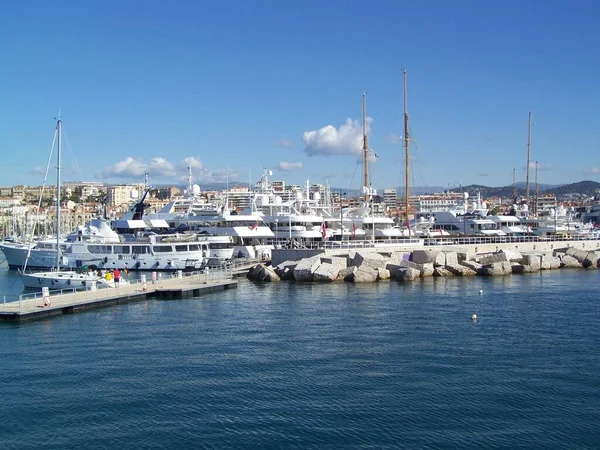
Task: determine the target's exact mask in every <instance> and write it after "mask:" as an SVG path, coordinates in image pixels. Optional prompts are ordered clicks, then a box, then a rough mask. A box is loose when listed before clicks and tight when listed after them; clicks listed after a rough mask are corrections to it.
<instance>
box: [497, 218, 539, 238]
mask: <svg viewBox="0 0 600 450" xmlns="http://www.w3.org/2000/svg"><path fill="white" fill-rule="evenodd" d="M487 218H488V219H490V220H493V221H494V222H495V223H496V225H498V228H499V229H500V230H501V231H503V232H504V233H506V235H507V236H526V235H528V234H531V229H530V228H529V227H528V226H527V225H526V224H525V223H523V221H522V220H521V219H520V218H518V217H517V216H514V215H509V214H507V215H494V216H487Z"/></svg>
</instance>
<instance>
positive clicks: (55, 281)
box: [21, 270, 126, 289]
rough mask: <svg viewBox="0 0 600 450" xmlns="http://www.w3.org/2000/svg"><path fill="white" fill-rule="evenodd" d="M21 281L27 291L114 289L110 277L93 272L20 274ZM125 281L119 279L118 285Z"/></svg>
mask: <svg viewBox="0 0 600 450" xmlns="http://www.w3.org/2000/svg"><path fill="white" fill-rule="evenodd" d="M21 281H22V282H23V286H24V287H26V288H28V289H39V288H44V287H47V288H49V289H88V288H90V287H92V286H93V285H95V286H96V287H116V286H117V284H116V283H115V281H114V279H113V278H112V277H100V276H98V275H97V274H95V273H94V272H86V273H79V272H77V271H72V270H57V271H48V272H32V273H22V274H21ZM125 283H126V281H125V280H123V279H122V278H121V279H119V284H125Z"/></svg>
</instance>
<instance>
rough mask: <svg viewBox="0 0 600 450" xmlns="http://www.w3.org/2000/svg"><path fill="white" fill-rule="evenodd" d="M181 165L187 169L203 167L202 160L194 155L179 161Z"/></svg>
mask: <svg viewBox="0 0 600 450" xmlns="http://www.w3.org/2000/svg"><path fill="white" fill-rule="evenodd" d="M179 165H180V166H181V167H182V168H184V169H186V170H187V168H188V167H191V168H192V169H202V161H200V160H199V159H198V158H195V157H194V156H188V157H187V158H183V160H182V161H181V162H180V163H179Z"/></svg>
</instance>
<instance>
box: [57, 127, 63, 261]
mask: <svg viewBox="0 0 600 450" xmlns="http://www.w3.org/2000/svg"><path fill="white" fill-rule="evenodd" d="M56 129H57V134H58V152H57V156H56V270H60V184H61V183H60V160H61V156H62V155H61V153H62V120H60V119H58V121H57V123H56Z"/></svg>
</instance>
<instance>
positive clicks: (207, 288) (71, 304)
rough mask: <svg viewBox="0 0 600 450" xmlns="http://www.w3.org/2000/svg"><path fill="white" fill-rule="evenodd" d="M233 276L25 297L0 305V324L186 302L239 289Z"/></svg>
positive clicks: (186, 277) (161, 279)
mask: <svg viewBox="0 0 600 450" xmlns="http://www.w3.org/2000/svg"><path fill="white" fill-rule="evenodd" d="M232 278H233V272H232V271H231V270H228V271H216V272H214V273H193V274H187V273H186V274H182V273H179V274H176V275H174V276H171V277H160V276H159V277H157V278H156V279H155V280H149V281H146V282H144V281H142V280H136V282H135V283H130V284H121V285H119V286H118V287H115V288H102V289H94V290H92V289H88V290H85V291H73V290H68V291H65V290H63V291H59V292H56V293H54V292H51V295H44V294H43V293H42V292H39V293H35V294H24V295H21V296H19V297H18V298H16V299H14V300H13V301H6V300H5V301H4V303H0V322H24V321H29V320H37V319H43V318H48V317H54V316H61V315H65V314H74V313H77V312H82V311H88V310H92V309H98V308H104V307H107V306H112V305H120V304H124V303H131V302H138V301H144V300H148V299H163V300H171V299H184V298H192V297H198V296H200V295H202V294H207V293H211V292H216V291H222V290H225V289H232V288H236V287H237V283H238V282H237V281H235V280H233V279H232Z"/></svg>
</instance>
